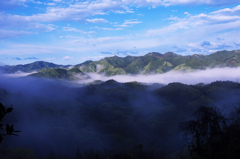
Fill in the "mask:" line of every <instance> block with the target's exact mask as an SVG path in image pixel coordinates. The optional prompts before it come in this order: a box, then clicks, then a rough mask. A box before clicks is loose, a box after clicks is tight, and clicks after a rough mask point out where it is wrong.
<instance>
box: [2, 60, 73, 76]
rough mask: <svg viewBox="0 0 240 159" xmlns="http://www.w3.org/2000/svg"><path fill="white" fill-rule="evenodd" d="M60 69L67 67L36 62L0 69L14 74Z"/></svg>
mask: <svg viewBox="0 0 240 159" xmlns="http://www.w3.org/2000/svg"><path fill="white" fill-rule="evenodd" d="M60 67H68V66H64V65H57V64H54V63H50V62H44V61H36V62H33V63H30V64H25V65H16V66H4V67H2V68H1V69H2V70H3V71H4V72H6V73H15V72H18V71H21V72H33V71H39V70H42V69H48V68H60Z"/></svg>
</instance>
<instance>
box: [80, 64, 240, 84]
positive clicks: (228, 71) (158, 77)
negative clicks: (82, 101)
mask: <svg viewBox="0 0 240 159" xmlns="http://www.w3.org/2000/svg"><path fill="white" fill-rule="evenodd" d="M239 71H240V68H239V67H238V68H214V69H206V70H197V71H194V72H181V71H171V72H167V73H164V74H153V75H117V76H111V77H106V76H104V75H101V74H93V73H90V74H88V75H89V76H90V77H91V79H90V80H83V81H80V82H81V83H86V82H91V81H94V80H102V81H107V80H110V79H114V80H116V81H118V82H131V81H137V82H142V83H146V84H151V83H161V84H169V83H172V82H181V83H184V84H198V83H205V84H208V83H211V82H214V81H227V80H229V81H235V82H236V80H237V79H239Z"/></svg>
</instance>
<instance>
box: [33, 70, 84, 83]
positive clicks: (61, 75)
mask: <svg viewBox="0 0 240 159" xmlns="http://www.w3.org/2000/svg"><path fill="white" fill-rule="evenodd" d="M30 76H32V77H41V78H53V79H65V80H79V79H87V78H89V76H88V75H86V74H85V73H83V72H82V71H81V70H79V69H78V68H76V67H74V68H72V69H70V70H66V69H63V68H49V69H43V70H41V71H39V72H38V73H34V74H31V75H30Z"/></svg>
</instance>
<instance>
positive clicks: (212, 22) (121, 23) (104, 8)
mask: <svg viewBox="0 0 240 159" xmlns="http://www.w3.org/2000/svg"><path fill="white" fill-rule="evenodd" d="M239 35H240V1H239V0H8V1H6V0H0V65H16V64H26V63H31V62H34V61H47V62H53V63H56V64H70V65H74V64H79V63H82V62H84V61H86V60H93V61H95V60H99V59H102V58H104V57H109V56H114V55H116V56H120V57H125V56H128V55H131V56H142V55H145V54H147V53H149V52H160V53H165V52H169V51H172V52H174V53H177V54H179V55H191V54H204V55H208V54H210V53H213V52H216V51H220V50H238V49H240V38H239Z"/></svg>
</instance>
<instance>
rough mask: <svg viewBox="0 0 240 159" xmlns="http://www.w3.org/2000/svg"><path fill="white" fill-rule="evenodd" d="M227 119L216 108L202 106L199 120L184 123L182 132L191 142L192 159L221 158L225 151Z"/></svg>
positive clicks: (199, 111) (198, 114)
mask: <svg viewBox="0 0 240 159" xmlns="http://www.w3.org/2000/svg"><path fill="white" fill-rule="evenodd" d="M226 120H227V119H226V118H225V117H224V116H223V115H222V114H221V112H220V111H219V110H218V109H217V108H216V107H205V106H201V107H200V108H199V109H198V111H197V119H196V120H190V121H187V122H184V123H182V124H181V126H180V130H181V131H182V132H184V134H185V135H186V136H185V137H187V138H188V139H189V140H190V143H189V145H188V149H189V150H190V152H191V156H192V158H211V157H216V156H218V155H220V156H221V149H222V148H223V149H224V146H222V145H224V142H225V141H226V140H224V138H225V132H226V130H227V124H226Z"/></svg>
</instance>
